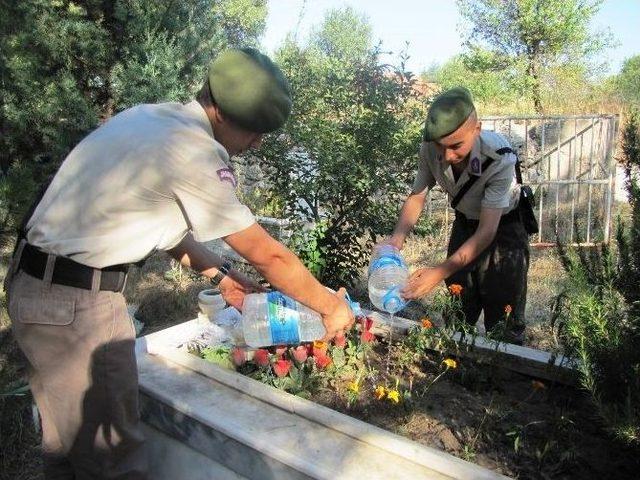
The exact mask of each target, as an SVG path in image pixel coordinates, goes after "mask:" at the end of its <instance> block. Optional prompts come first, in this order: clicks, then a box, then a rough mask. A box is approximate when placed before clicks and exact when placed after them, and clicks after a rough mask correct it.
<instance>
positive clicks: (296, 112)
mask: <svg viewBox="0 0 640 480" xmlns="http://www.w3.org/2000/svg"><path fill="white" fill-rule="evenodd" d="M352 17H353V12H352V11H350V10H349V9H347V10H345V11H338V12H332V13H330V14H329V16H328V17H327V20H326V22H325V24H324V29H321V30H319V31H317V32H316V33H315V35H314V36H313V38H312V41H311V42H310V43H308V44H307V45H299V44H298V43H296V42H295V41H294V40H292V39H288V40H287V41H286V42H285V44H284V45H283V46H282V48H281V49H280V50H279V52H278V53H277V61H278V62H279V64H280V65H281V67H282V68H283V70H284V72H285V74H286V76H287V78H288V79H289V81H290V83H291V87H292V90H293V96H294V109H293V112H292V115H291V118H290V119H289V121H288V122H287V124H286V125H285V127H284V131H283V133H282V134H281V135H278V136H272V137H271V138H268V139H266V141H265V142H264V146H263V149H262V153H263V155H262V156H261V162H262V164H263V166H264V171H265V172H266V175H267V177H268V180H269V183H270V184H271V185H272V186H273V192H274V194H275V195H277V196H278V198H281V199H282V200H283V201H284V204H285V214H286V215H287V217H288V218H290V219H294V220H296V221H299V222H300V223H301V224H304V223H307V222H310V223H312V224H316V225H318V224H320V225H321V227H316V229H314V230H312V231H311V232H309V233H303V235H306V236H307V237H308V238H310V239H312V240H313V241H315V242H316V245H315V248H314V251H315V252H316V253H313V254H312V255H311V257H312V258H311V263H315V262H317V263H318V264H322V263H323V262H324V264H322V265H321V268H318V269H317V272H316V273H318V274H319V275H320V279H321V280H322V281H324V282H325V283H327V284H328V285H330V286H338V285H341V284H345V283H347V284H349V283H351V282H352V281H353V280H354V279H355V277H356V276H357V271H358V268H360V267H362V266H363V265H364V264H365V262H366V259H367V257H368V254H369V251H370V248H371V246H372V245H373V242H374V241H375V240H376V238H377V237H379V236H380V235H384V234H388V233H389V232H390V231H391V229H392V228H393V225H392V224H393V222H394V221H395V218H396V217H397V211H398V208H399V204H400V202H401V200H402V199H403V198H404V197H405V196H406V194H407V192H408V188H407V186H408V184H409V183H410V182H411V180H412V176H413V175H414V173H415V163H414V162H415V157H416V152H417V146H418V143H419V139H420V130H421V125H422V121H423V118H424V107H423V105H421V104H419V102H418V101H417V100H416V98H415V92H414V91H413V90H412V84H413V82H414V79H413V78H412V76H411V75H410V74H408V73H407V72H405V71H404V68H403V65H402V63H401V65H400V66H399V67H398V68H393V67H390V66H389V65H383V64H382V63H381V62H380V60H379V52H378V50H377V49H375V48H372V47H371V45H370V44H369V43H368V42H369V40H368V39H367V38H368V33H367V32H369V30H370V29H369V27H368V26H367V25H366V24H364V23H361V24H355V25H353V24H352V25H349V23H348V22H347V20H348V21H349V22H351V21H352V20H353V18H352ZM362 22H364V21H363V20H362ZM338 26H340V28H341V29H342V30H339V29H338ZM340 32H341V33H340ZM353 32H361V33H360V35H361V36H362V38H361V40H362V42H363V44H367V46H368V49H367V50H366V53H362V50H361V49H360V47H358V48H357V49H355V51H351V50H341V52H342V54H341V55H342V56H341V57H336V56H333V55H331V56H330V55H328V54H327V52H329V51H333V50H332V49H330V48H328V47H327V45H329V44H330V45H334V46H335V45H338V46H336V48H338V47H339V48H342V47H340V46H341V45H342V46H344V45H347V44H351V45H356V44H357V45H360V43H358V42H356V41H355V40H353V39H351V35H352V33H353ZM339 33H340V34H339ZM345 38H346V39H350V40H349V41H348V42H344V43H341V42H339V41H338V40H339V39H345ZM332 48H333V47H332ZM318 228H319V229H320V230H318ZM319 233H321V234H319Z"/></svg>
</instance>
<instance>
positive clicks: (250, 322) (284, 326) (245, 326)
mask: <svg viewBox="0 0 640 480" xmlns="http://www.w3.org/2000/svg"><path fill="white" fill-rule="evenodd" d="M242 331H243V334H244V340H245V342H246V343H247V345H249V346H250V347H253V348H258V347H267V346H270V345H296V344H298V343H300V342H311V341H313V340H319V339H321V338H322V337H324V335H325V333H326V330H325V328H324V324H323V323H322V317H321V316H320V314H319V313H317V312H314V311H313V310H311V309H310V308H308V307H306V306H304V305H302V304H301V303H298V302H296V301H295V300H293V299H292V298H289V297H287V296H286V295H283V294H282V293H280V292H269V293H251V294H249V295H247V296H245V298H244V303H243V305H242Z"/></svg>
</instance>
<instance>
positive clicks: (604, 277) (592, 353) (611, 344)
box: [556, 112, 640, 445]
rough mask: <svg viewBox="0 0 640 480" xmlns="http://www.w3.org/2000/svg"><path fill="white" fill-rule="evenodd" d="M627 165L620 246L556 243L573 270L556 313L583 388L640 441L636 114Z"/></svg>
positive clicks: (627, 140)
mask: <svg viewBox="0 0 640 480" xmlns="http://www.w3.org/2000/svg"><path fill="white" fill-rule="evenodd" d="M622 151H623V155H624V159H623V163H624V165H625V169H626V173H627V191H628V193H629V197H630V202H631V206H632V214H631V225H630V226H625V225H624V224H621V225H620V226H619V228H618V233H617V236H616V237H617V246H618V250H617V251H614V250H613V249H610V248H608V247H607V246H606V245H604V246H602V247H600V248H597V249H593V250H591V251H588V252H585V251H584V250H581V249H571V250H567V249H565V248H564V247H563V246H562V245H560V244H559V253H560V258H561V260H562V263H563V266H564V268H565V270H566V271H567V273H568V281H567V284H566V285H565V288H564V291H563V292H562V293H561V294H560V296H559V298H558V304H557V306H558V308H557V310H556V313H557V315H558V318H559V320H560V321H559V324H558V325H559V327H560V332H561V338H562V340H563V342H564V344H565V346H566V349H567V353H568V354H569V355H572V356H575V357H577V358H578V359H579V361H580V365H579V371H580V379H581V383H582V386H583V387H584V388H585V389H586V390H587V391H588V392H589V394H590V395H591V398H592V400H593V402H594V405H595V407H596V410H597V412H598V414H599V416H600V417H601V418H602V419H603V420H604V423H605V426H606V428H607V429H608V430H610V431H611V432H612V433H613V434H614V436H615V437H617V438H619V439H621V440H623V441H624V442H625V443H628V444H633V445H637V444H638V443H639V442H640V308H639V301H638V300H639V293H638V284H639V282H640V269H639V267H640V228H639V226H640V188H638V180H637V179H638V170H639V169H640V155H639V152H640V137H639V136H638V116H637V113H634V112H632V113H631V114H630V115H629V117H628V119H627V123H626V126H625V128H624V131H623V141H622Z"/></svg>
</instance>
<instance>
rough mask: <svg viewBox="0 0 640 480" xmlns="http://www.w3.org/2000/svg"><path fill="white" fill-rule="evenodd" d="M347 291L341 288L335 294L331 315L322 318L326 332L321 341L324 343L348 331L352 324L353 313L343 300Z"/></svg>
mask: <svg viewBox="0 0 640 480" xmlns="http://www.w3.org/2000/svg"><path fill="white" fill-rule="evenodd" d="M346 294H347V291H346V290H345V289H344V288H341V289H340V290H338V291H337V292H336V294H335V295H336V297H337V300H338V301H337V302H335V307H334V308H333V310H332V311H331V313H329V314H327V315H323V316H322V323H323V324H324V328H325V330H326V331H327V333H326V335H325V336H324V338H323V339H322V341H324V342H328V341H329V340H331V339H332V338H333V337H335V336H336V335H337V334H339V333H343V332H346V331H348V330H349V329H350V328H351V326H352V325H353V322H354V321H355V319H354V316H353V312H352V311H351V307H350V306H349V303H348V302H347V300H346V299H345V296H346Z"/></svg>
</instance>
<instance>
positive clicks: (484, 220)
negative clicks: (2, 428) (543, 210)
mask: <svg viewBox="0 0 640 480" xmlns="http://www.w3.org/2000/svg"><path fill="white" fill-rule="evenodd" d="M501 216H502V209H501V208H487V207H483V208H482V209H481V210H480V223H479V224H478V228H477V229H476V231H475V232H474V233H473V235H471V237H469V239H468V240H467V241H466V242H464V243H463V244H462V245H461V246H460V248H458V250H456V251H455V252H454V253H453V255H451V256H450V257H449V258H447V259H446V260H445V261H444V262H443V263H442V264H441V265H439V267H441V268H442V273H443V277H442V278H443V279H444V278H447V277H449V276H451V275H453V274H454V273H455V272H457V271H458V270H460V269H461V268H464V267H466V266H467V265H469V264H470V263H471V262H473V261H474V260H475V259H476V257H477V256H478V255H480V254H481V253H482V252H483V251H484V250H485V249H486V248H487V247H488V246H489V245H490V244H491V242H493V239H494V238H495V237H496V232H497V231H498V224H499V223H500V217H501ZM436 268H437V267H436Z"/></svg>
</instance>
